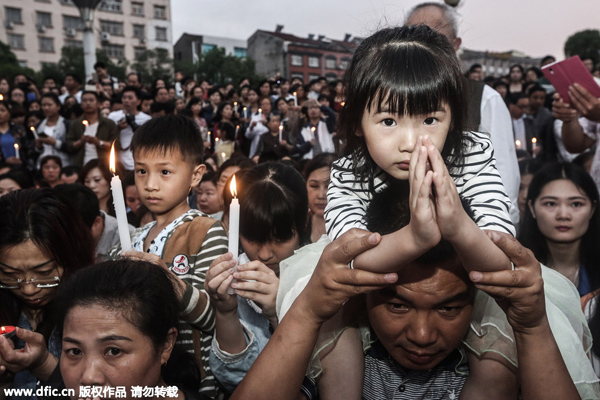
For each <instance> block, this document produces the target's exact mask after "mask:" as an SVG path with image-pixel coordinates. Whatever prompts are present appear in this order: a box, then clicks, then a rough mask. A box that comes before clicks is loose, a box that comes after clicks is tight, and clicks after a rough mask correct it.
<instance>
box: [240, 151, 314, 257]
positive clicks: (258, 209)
mask: <svg viewBox="0 0 600 400" xmlns="http://www.w3.org/2000/svg"><path fill="white" fill-rule="evenodd" d="M238 198H239V199H240V207H241V208H240V235H241V236H243V237H244V238H245V239H246V240H248V241H251V242H255V243H261V244H262V243H267V242H270V241H288V240H290V239H292V238H293V237H294V235H295V234H298V237H299V239H300V244H301V245H302V244H305V243H308V241H309V235H310V232H308V231H307V223H308V192H307V190H306V183H305V182H304V179H303V178H302V176H301V175H300V173H298V171H296V170H295V169H294V168H293V167H290V166H286V165H283V164H280V163H277V162H267V163H264V164H260V165H257V166H255V167H254V168H252V169H250V170H248V171H247V172H246V173H245V175H244V177H243V180H240V183H238Z"/></svg>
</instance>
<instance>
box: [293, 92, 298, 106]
mask: <svg viewBox="0 0 600 400" xmlns="http://www.w3.org/2000/svg"><path fill="white" fill-rule="evenodd" d="M294 105H295V106H296V107H298V95H297V94H296V92H294Z"/></svg>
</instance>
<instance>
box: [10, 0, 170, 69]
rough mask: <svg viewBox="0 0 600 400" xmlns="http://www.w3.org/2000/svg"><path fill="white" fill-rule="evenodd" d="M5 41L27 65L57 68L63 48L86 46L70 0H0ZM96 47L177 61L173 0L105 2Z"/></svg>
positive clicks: (113, 53) (96, 26)
mask: <svg viewBox="0 0 600 400" xmlns="http://www.w3.org/2000/svg"><path fill="white" fill-rule="evenodd" d="M0 20H1V21H2V26H0V41H2V42H4V43H7V44H8V45H9V46H10V47H11V50H12V51H13V52H14V53H15V54H16V56H17V58H18V60H19V62H20V63H21V65H23V66H27V67H29V68H33V69H34V70H39V69H40V68H41V66H42V64H44V63H57V62H58V60H59V59H60V52H61V48H62V47H63V46H78V47H82V46H83V22H82V20H81V18H80V15H79V10H78V9H77V7H75V6H74V5H73V3H72V2H71V1H70V0H19V1H15V0H0ZM94 32H95V36H96V48H102V49H104V50H105V51H106V53H107V54H108V55H109V56H110V57H112V58H115V59H118V58H125V59H127V60H129V61H133V60H135V58H136V57H137V56H138V55H139V54H140V53H142V52H143V51H144V50H146V49H155V48H164V49H167V50H168V51H169V54H170V55H171V56H172V54H173V51H172V49H173V48H172V45H171V43H172V27H171V4H170V0H152V1H151V2H149V1H143V0H103V1H102V3H100V6H98V8H97V9H96V13H95V17H94Z"/></svg>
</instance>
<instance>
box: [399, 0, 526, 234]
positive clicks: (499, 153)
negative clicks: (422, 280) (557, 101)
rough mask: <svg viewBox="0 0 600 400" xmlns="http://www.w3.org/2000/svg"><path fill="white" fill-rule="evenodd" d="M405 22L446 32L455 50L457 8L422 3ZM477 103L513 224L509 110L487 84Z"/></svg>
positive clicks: (517, 178) (514, 176) (515, 184)
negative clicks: (508, 203)
mask: <svg viewBox="0 0 600 400" xmlns="http://www.w3.org/2000/svg"><path fill="white" fill-rule="evenodd" d="M405 25H427V26H428V27H430V28H431V29H434V30H436V31H437V32H439V33H441V34H443V35H444V36H446V37H447V38H448V40H449V41H450V43H451V44H452V46H453V47H454V50H458V48H459V47H460V45H461V43H462V39H461V38H460V37H458V23H457V21H456V12H455V11H454V9H452V8H451V7H449V6H447V5H445V4H442V3H423V4H420V5H417V6H415V8H413V9H412V10H411V12H410V13H409V14H408V16H407V18H406V22H405ZM480 104H481V107H480V110H479V112H480V120H479V131H480V132H486V133H489V134H490V137H491V139H492V144H493V146H494V156H495V158H496V169H497V170H498V172H499V173H500V177H501V178H502V183H503V184H504V189H505V190H506V194H508V197H509V198H510V201H511V208H510V219H511V220H512V222H513V224H515V225H516V224H518V222H519V207H518V204H517V198H518V194H519V184H520V182H521V175H520V174H519V165H518V162H517V155H516V151H515V143H514V140H513V135H512V126H511V120H510V114H509V113H508V108H507V107H506V104H504V100H502V97H500V95H499V94H498V92H496V91H495V90H494V89H492V88H491V87H489V86H487V85H485V87H484V88H483V93H482V95H481V103H480ZM473 111H475V110H473Z"/></svg>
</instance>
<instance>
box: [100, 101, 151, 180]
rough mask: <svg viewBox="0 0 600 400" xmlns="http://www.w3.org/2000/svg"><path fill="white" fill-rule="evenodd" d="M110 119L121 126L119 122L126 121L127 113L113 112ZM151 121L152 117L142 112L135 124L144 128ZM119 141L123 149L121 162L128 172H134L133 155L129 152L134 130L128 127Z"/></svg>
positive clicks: (138, 114)
mask: <svg viewBox="0 0 600 400" xmlns="http://www.w3.org/2000/svg"><path fill="white" fill-rule="evenodd" d="M108 118H110V119H111V120H113V121H114V122H115V123H116V124H119V121H121V120H122V119H125V111H123V110H119V111H114V112H111V113H110V114H108ZM150 119H151V117H150V116H149V115H148V114H144V113H143V112H140V113H137V115H136V116H135V123H136V124H137V125H138V126H142V125H144V123H145V122H146V121H148V120H150ZM119 139H120V142H121V149H122V150H121V151H120V152H119V161H120V162H121V163H122V164H123V166H124V167H125V169H126V170H128V171H133V154H132V153H131V150H129V147H130V146H131V139H133V130H132V129H131V126H130V125H127V128H125V129H123V130H122V131H121V134H120V136H119Z"/></svg>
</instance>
